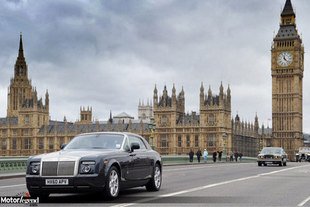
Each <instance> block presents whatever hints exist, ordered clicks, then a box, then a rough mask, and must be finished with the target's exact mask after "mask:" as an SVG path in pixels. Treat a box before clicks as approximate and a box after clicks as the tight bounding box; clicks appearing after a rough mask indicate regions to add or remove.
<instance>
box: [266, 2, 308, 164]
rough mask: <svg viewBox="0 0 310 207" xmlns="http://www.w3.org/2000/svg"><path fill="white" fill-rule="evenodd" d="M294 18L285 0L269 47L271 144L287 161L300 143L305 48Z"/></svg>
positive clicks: (291, 8) (290, 7) (288, 3)
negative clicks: (286, 157) (284, 154)
mask: <svg viewBox="0 0 310 207" xmlns="http://www.w3.org/2000/svg"><path fill="white" fill-rule="evenodd" d="M295 17H296V16H295V12H294V10H293V7H292V4H291V0H286V2H285V6H284V9H283V11H282V13H281V22H280V28H279V31H278V33H277V35H276V36H275V37H274V39H273V44H272V47H271V76H272V138H273V141H272V143H273V146H279V147H283V148H284V150H285V151H286V152H287V154H288V155H289V158H290V159H293V158H294V154H295V153H294V152H295V151H296V150H298V148H299V147H300V146H302V143H303V142H302V141H303V140H302V138H303V129H302V117H303V113H302V100H303V99H302V94H303V92H302V87H303V83H302V79H303V72H304V46H303V44H302V39H301V37H300V36H299V34H298V31H297V28H296V22H295Z"/></svg>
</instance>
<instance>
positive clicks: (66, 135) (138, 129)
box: [0, 36, 151, 156]
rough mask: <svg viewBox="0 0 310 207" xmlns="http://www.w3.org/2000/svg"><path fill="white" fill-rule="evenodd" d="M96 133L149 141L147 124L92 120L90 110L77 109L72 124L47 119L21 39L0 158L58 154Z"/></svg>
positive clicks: (0, 125) (0, 123)
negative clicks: (135, 136) (121, 134)
mask: <svg viewBox="0 0 310 207" xmlns="http://www.w3.org/2000/svg"><path fill="white" fill-rule="evenodd" d="M95 131H126V132H132V133H137V134H140V135H142V136H144V137H145V138H146V139H149V137H150V135H151V129H150V127H149V124H148V123H143V122H131V121H129V122H126V123H124V122H120V121H113V119H112V115H110V119H109V120H108V121H106V122H99V121H93V120H92V108H91V107H87V108H86V107H81V108H80V120H78V121H76V122H75V123H72V122H67V120H66V117H64V120H63V121H53V120H50V119H49V94H48V92H47V91H46V94H45V103H43V101H42V99H41V98H40V99H38V97H37V91H36V89H35V88H34V87H32V85H31V81H30V80H29V78H28V66H27V64H26V60H25V57H24V50H23V42H22V36H20V44H19V52H18V57H17V60H16V63H15V67H14V78H13V79H12V80H11V84H10V87H9V91H8V108H7V117H5V118H0V144H1V151H0V156H28V155H34V154H40V153H47V152H53V151H57V150H59V147H60V145H61V144H63V143H68V142H69V141H70V140H71V139H72V138H73V137H74V136H76V135H77V134H80V133H86V132H95Z"/></svg>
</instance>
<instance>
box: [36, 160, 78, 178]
mask: <svg viewBox="0 0 310 207" xmlns="http://www.w3.org/2000/svg"><path fill="white" fill-rule="evenodd" d="M74 166H75V162H74V161H60V162H57V161H46V162H43V163H42V176H58V175H60V176H63V175H74Z"/></svg>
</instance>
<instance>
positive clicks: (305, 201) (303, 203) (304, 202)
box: [297, 196, 310, 206]
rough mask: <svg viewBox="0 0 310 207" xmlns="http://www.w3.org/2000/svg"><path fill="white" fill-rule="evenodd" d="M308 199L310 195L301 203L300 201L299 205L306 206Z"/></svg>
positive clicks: (309, 199)
mask: <svg viewBox="0 0 310 207" xmlns="http://www.w3.org/2000/svg"><path fill="white" fill-rule="evenodd" d="M308 201H310V196H309V197H308V198H306V199H305V200H303V201H302V202H301V203H299V204H298V205H297V206H304V205H305V204H306V203H307V202H308Z"/></svg>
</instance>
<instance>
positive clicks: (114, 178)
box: [104, 166, 120, 199]
mask: <svg viewBox="0 0 310 207" xmlns="http://www.w3.org/2000/svg"><path fill="white" fill-rule="evenodd" d="M119 182H120V180H119V171H118V169H117V168H116V167H115V166H112V167H111V168H110V169H109V172H108V176H107V180H106V185H105V193H104V197H105V198H107V199H114V198H116V197H117V196H118V193H119V190H120V189H119V188H120V183H119Z"/></svg>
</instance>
